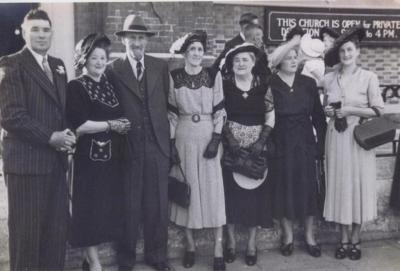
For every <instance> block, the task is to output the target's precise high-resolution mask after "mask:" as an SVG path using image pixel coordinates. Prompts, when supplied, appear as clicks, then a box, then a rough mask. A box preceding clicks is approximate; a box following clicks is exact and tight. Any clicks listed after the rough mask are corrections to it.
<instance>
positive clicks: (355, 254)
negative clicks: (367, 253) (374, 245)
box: [347, 241, 361, 261]
mask: <svg viewBox="0 0 400 271" xmlns="http://www.w3.org/2000/svg"><path fill="white" fill-rule="evenodd" d="M360 244H361V241H358V242H357V243H355V244H353V243H352V244H350V247H349V249H348V250H347V256H348V257H349V259H350V260H353V261H357V260H359V259H361V249H359V248H357V247H356V246H359V245H360Z"/></svg>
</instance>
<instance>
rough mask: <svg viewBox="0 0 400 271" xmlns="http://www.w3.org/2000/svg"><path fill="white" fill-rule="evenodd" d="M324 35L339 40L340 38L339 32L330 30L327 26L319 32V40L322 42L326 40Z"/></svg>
mask: <svg viewBox="0 0 400 271" xmlns="http://www.w3.org/2000/svg"><path fill="white" fill-rule="evenodd" d="M324 34H328V35H329V36H331V37H332V38H334V39H337V38H338V37H339V36H340V34H339V33H338V32H336V31H335V30H333V29H332V28H329V27H326V26H325V27H323V28H321V30H320V31H319V39H320V40H324Z"/></svg>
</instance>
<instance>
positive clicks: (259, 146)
mask: <svg viewBox="0 0 400 271" xmlns="http://www.w3.org/2000/svg"><path fill="white" fill-rule="evenodd" d="M271 131H272V128H271V127H270V126H268V125H264V127H263V129H262V131H261V133H260V136H259V137H258V139H257V140H256V142H254V143H253V144H252V145H251V146H250V148H249V149H250V155H251V156H253V157H257V156H259V155H260V154H261V152H262V151H263V150H264V146H265V144H266V143H267V139H268V136H269V134H270V133H271Z"/></svg>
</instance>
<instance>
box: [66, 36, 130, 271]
mask: <svg viewBox="0 0 400 271" xmlns="http://www.w3.org/2000/svg"><path fill="white" fill-rule="evenodd" d="M109 46H110V40H109V39H108V38H107V37H106V36H103V35H98V34H90V35H88V36H87V37H85V38H84V39H82V40H81V41H80V42H79V43H78V44H77V46H76V55H75V68H76V69H77V70H81V71H82V72H83V74H82V75H81V76H80V77H78V78H77V79H75V80H72V81H70V82H69V83H68V86H67V104H66V115H67V119H68V121H69V122H70V124H71V125H72V128H73V129H74V130H76V135H77V138H78V140H77V145H76V150H75V153H74V162H75V163H74V172H73V174H74V185H73V198H72V235H71V238H70V243H71V245H72V246H74V247H85V248H86V251H85V252H86V255H85V256H86V258H85V260H84V264H83V269H84V270H89V269H90V270H101V264H100V261H99V255H98V253H97V246H98V245H99V244H101V243H104V242H109V241H114V240H116V238H117V234H118V230H119V229H120V223H119V221H120V213H119V210H120V209H121V207H120V204H119V199H120V195H121V192H122V183H121V179H122V176H121V174H122V172H123V168H122V166H123V150H124V148H125V146H124V142H125V140H124V134H126V133H127V131H128V130H129V129H130V123H129V121H128V120H127V119H125V118H123V115H122V114H123V113H122V110H121V107H120V103H119V100H118V96H117V92H116V89H115V88H114V86H113V85H112V83H111V82H110V81H108V79H107V77H106V76H105V75H104V70H105V68H106V64H107V60H108V49H109Z"/></svg>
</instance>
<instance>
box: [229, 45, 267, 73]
mask: <svg viewBox="0 0 400 271" xmlns="http://www.w3.org/2000/svg"><path fill="white" fill-rule="evenodd" d="M243 52H249V53H254V55H255V56H257V55H258V53H259V52H260V49H258V48H257V47H256V46H255V45H254V44H252V43H249V42H244V43H242V44H239V45H237V46H235V47H233V48H232V49H230V50H229V51H228V52H227V53H226V55H225V62H224V63H222V64H225V68H226V70H227V71H228V72H231V71H232V67H233V58H234V57H235V55H237V54H239V53H243Z"/></svg>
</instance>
